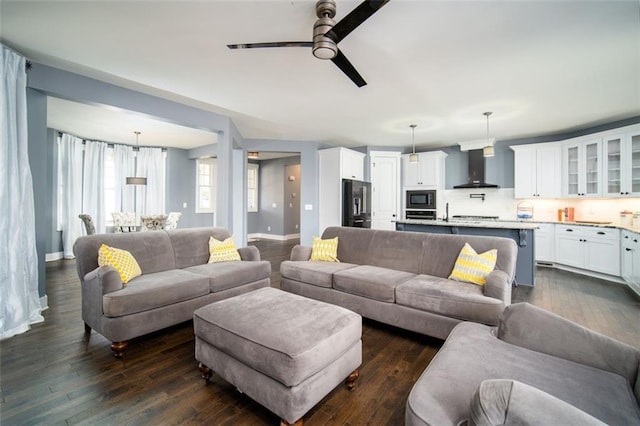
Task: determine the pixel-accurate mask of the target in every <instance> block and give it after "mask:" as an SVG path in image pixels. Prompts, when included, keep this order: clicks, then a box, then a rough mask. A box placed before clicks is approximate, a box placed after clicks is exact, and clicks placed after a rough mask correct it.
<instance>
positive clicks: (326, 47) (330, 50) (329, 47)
mask: <svg viewBox="0 0 640 426" xmlns="http://www.w3.org/2000/svg"><path fill="white" fill-rule="evenodd" d="M316 15H317V16H318V18H319V19H318V20H317V21H316V23H315V24H314V25H313V48H312V52H313V56H315V57H316V58H318V59H333V58H335V57H336V55H337V54H338V45H337V44H336V42H335V41H333V40H332V39H330V38H329V37H325V34H326V33H327V32H329V31H330V30H331V29H332V28H333V26H334V25H335V24H336V22H335V21H334V20H333V19H331V18H333V17H334V16H336V2H335V0H320V1H318V2H317V3H316Z"/></svg>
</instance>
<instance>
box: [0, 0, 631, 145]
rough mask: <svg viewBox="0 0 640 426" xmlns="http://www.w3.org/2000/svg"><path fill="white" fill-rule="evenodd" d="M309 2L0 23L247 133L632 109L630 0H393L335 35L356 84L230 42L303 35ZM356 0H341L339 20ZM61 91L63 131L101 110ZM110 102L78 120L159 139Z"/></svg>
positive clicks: (29, 11)
mask: <svg viewBox="0 0 640 426" xmlns="http://www.w3.org/2000/svg"><path fill="white" fill-rule="evenodd" d="M314 4H315V2H313V1H238V0H236V1H199V2H187V1H138V2H132V1H118V2H116V1H95V2H67V1H55V0H50V1H44V2H37V1H10V0H2V1H1V2H0V19H1V21H0V38H1V40H2V42H3V43H5V44H7V45H8V46H10V47H12V48H14V49H16V50H17V51H19V52H22V53H23V54H25V55H26V56H27V57H28V58H29V59H32V60H34V61H36V62H40V63H44V64H47V65H52V66H55V67H59V68H62V69H66V70H70V71H73V72H77V73H79V74H83V75H87V76H90V77H94V78H98V79H101V80H105V81H108V82H112V83H116V84H119V85H122V86H124V87H128V88H132V89H136V90H140V91H142V92H145V93H150V94H154V95H157V96H161V97H164V98H168V99H172V100H176V101H179V102H183V103H186V104H189V105H194V106H198V107H200V108H204V109H208V110H211V111H215V112H221V113H224V114H226V115H229V116H231V117H232V118H233V120H234V122H235V123H236V126H237V127H238V129H239V130H240V132H241V133H242V135H243V136H244V137H246V138H269V139H290V140H301V141H306V140H316V141H321V142H327V143H331V144H335V145H344V146H360V145H372V146H404V147H406V146H409V145H411V131H410V128H409V124H412V123H416V124H418V127H417V129H416V135H415V139H416V145H417V146H418V147H421V146H424V147H427V146H443V145H454V144H456V143H457V142H459V141H465V140H473V139H479V138H481V137H483V136H485V133H486V121H485V117H484V116H483V115H482V113H483V112H484V111H493V115H492V116H491V121H490V133H491V136H492V137H495V138H497V139H498V140H504V139H512V138H518V137H527V136H536V135H545V134H555V133H562V132H566V131H571V130H577V129H581V128H585V127H590V126H593V125H598V124H603V123H608V122H612V121H616V120H619V119H624V118H629V117H634V116H640V2H639V1H638V0H629V1H612V0H609V1H577V0H575V1H570V0H566V1H560V0H558V1H553V0H551V1H515V0H514V1H507V0H504V1H427V0H423V1H407V0H391V1H390V2H389V3H388V4H387V5H385V6H384V7H383V8H382V9H381V10H380V11H378V12H377V13H376V14H375V15H373V16H372V17H371V18H370V19H369V20H367V21H366V22H365V23H364V24H362V25H361V26H360V27H358V28H357V29H356V30H355V31H353V32H352V33H351V34H350V35H349V36H348V37H346V38H345V39H344V40H343V41H342V42H340V45H339V46H340V49H341V50H342V51H343V52H344V54H345V55H346V56H347V57H348V58H349V60H350V61H351V63H352V64H353V65H354V66H355V67H356V69H357V70H358V71H359V72H360V74H361V75H362V76H363V77H364V79H365V80H366V81H367V82H368V85H367V86H365V87H363V88H357V87H356V86H355V85H354V84H353V83H352V82H351V81H350V80H349V79H348V78H347V77H346V76H345V75H344V74H342V72H340V71H339V70H338V68H337V67H335V65H334V64H333V63H331V62H330V61H321V60H319V59H316V58H314V57H313V56H312V55H311V52H310V50H309V49H305V48H282V49H251V50H235V51H232V50H229V49H227V47H226V45H227V44H229V43H247V42H261V41H290V40H294V41H309V40H311V36H312V27H313V23H314V21H315V19H316V16H315V6H314ZM357 4H359V2H358V1H341V0H338V13H337V15H336V17H335V18H334V19H335V20H336V21H339V20H340V19H341V18H342V17H344V16H345V15H346V14H347V13H348V12H349V11H350V10H352V9H353V8H354V7H355V6H357ZM67 104H68V103H67V102H62V101H53V102H52V105H53V108H51V109H50V112H51V115H52V117H50V120H51V122H52V123H56V126H57V127H58V128H65V129H66V130H67V131H69V132H73V133H76V134H78V133H79V132H80V130H73V129H76V128H79V127H76V126H80V125H81V124H82V123H83V122H84V123H86V122H90V121H92V120H94V118H93V117H94V116H93V112H92V111H95V110H98V111H100V114H99V117H103V118H104V117H105V115H104V109H103V108H98V107H93V106H91V107H90V106H86V105H83V106H77V107H76V106H69V105H67ZM65 108H70V110H71V111H74V113H72V114H69V113H66V112H65V111H69V110H65ZM76 113H77V115H78V116H81V117H82V118H81V119H77V117H75V115H76ZM109 113H112V111H109ZM121 113H122V112H121ZM109 115H110V114H107V118H104V120H106V122H102V123H99V124H95V125H92V127H89V128H86V129H87V130H91V131H97V129H100V128H111V129H112V130H114V131H116V129H115V128H117V127H123V129H121V132H122V133H120V134H119V135H118V136H117V137H118V138H121V139H122V140H123V141H125V142H126V141H128V140H131V141H133V140H134V138H133V134H132V132H133V130H141V131H142V132H143V133H142V135H141V136H140V142H141V144H146V145H164V144H165V142H162V143H160V142H155V135H160V134H162V133H168V132H169V130H167V127H163V128H159V129H155V128H153V127H151V124H150V123H151V122H147V123H146V124H148V125H149V127H147V128H142V127H140V128H139V129H138V128H135V129H132V128H131V125H136V126H137V125H138V124H137V122H133V123H131V122H128V121H126V120H120V119H114V118H109ZM138 118H139V117H138ZM95 120H96V122H98V121H100V120H102V118H95ZM125 124H126V125H128V126H129V127H127V128H125V127H126V125H125ZM162 124H163V125H165V126H166V125H167V123H162ZM139 126H142V124H140V125H139ZM82 131H83V132H84V130H82ZM196 133H198V132H196ZM199 133H203V132H199ZM83 136H87V137H92V138H95V139H103V140H107V139H108V138H107V137H103V136H101V135H99V134H98V135H92V136H89V135H88V134H87V135H84V134H83ZM192 136H193V137H194V139H193V141H190V142H188V143H189V144H190V145H189V146H196V145H199V144H200V143H203V144H204V143H211V142H208V141H206V140H205V139H206V138H207V137H206V136H203V139H200V140H199V141H198V137H199V136H202V135H192ZM209 136H211V135H209ZM114 137H116V136H114ZM212 137H214V138H215V135H213V136H212ZM176 138H178V136H177V135H176ZM179 139H180V140H183V139H184V140H186V139H187V138H186V137H185V138H182V137H179ZM158 140H159V139H158ZM180 140H174V142H166V143H168V144H171V145H172V146H180ZM189 140H191V139H189Z"/></svg>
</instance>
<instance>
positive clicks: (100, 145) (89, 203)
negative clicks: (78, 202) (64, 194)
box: [82, 141, 107, 234]
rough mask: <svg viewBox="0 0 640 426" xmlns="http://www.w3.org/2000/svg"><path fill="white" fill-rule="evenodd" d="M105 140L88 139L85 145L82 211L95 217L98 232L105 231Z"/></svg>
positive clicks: (102, 232)
mask: <svg viewBox="0 0 640 426" xmlns="http://www.w3.org/2000/svg"><path fill="white" fill-rule="evenodd" d="M106 152H107V144H106V143H105V142H97V141H86V142H85V145H84V175H83V180H82V213H84V214H89V215H91V217H92V218H93V222H94V223H95V226H96V232H97V233H98V234H104V232H105V229H106V228H105V219H106V218H105V205H104V162H105V155H106Z"/></svg>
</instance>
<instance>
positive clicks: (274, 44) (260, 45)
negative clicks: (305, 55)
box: [227, 41, 313, 49]
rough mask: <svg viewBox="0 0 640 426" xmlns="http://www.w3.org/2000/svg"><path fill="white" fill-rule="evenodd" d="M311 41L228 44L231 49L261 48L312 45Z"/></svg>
mask: <svg viewBox="0 0 640 426" xmlns="http://www.w3.org/2000/svg"><path fill="white" fill-rule="evenodd" d="M311 46H313V42H311V41H272V42H267V43H243V44H227V47H228V48H229V49H261V48H264V47H311Z"/></svg>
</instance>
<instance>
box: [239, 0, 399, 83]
mask: <svg viewBox="0 0 640 426" xmlns="http://www.w3.org/2000/svg"><path fill="white" fill-rule="evenodd" d="M389 1H390V0H365V1H363V2H362V3H360V4H359V5H358V6H357V7H356V8H355V9H353V10H352V11H351V12H350V13H349V14H348V15H347V16H345V17H344V18H342V20H340V22H338V23H336V22H335V21H334V20H333V19H332V18H333V17H334V16H335V15H336V2H335V0H319V1H318V2H317V3H316V15H317V16H318V18H319V19H318V20H317V21H316V23H315V24H314V25H313V41H277V42H267V43H246V44H228V45H227V47H228V48H229V49H256V48H265V47H311V48H312V49H311V51H312V53H313V56H315V57H316V58H318V59H331V61H332V62H333V63H334V64H336V65H337V66H338V68H340V69H341V70H342V72H343V73H345V74H346V75H347V77H349V78H350V79H351V81H353V82H354V83H355V84H356V86H358V87H362V86H364V85H366V84H367V82H366V81H364V78H362V76H361V75H360V74H359V73H358V71H356V69H355V68H354V66H353V65H351V62H349V60H348V59H347V57H346V56H344V54H343V53H342V52H341V51H340V49H338V43H339V42H340V41H341V40H342V39H344V38H345V37H346V36H348V35H349V34H350V33H351V31H353V30H355V29H356V28H357V27H358V25H360V24H362V23H363V22H364V21H366V20H367V19H369V17H371V15H373V14H374V13H376V12H377V11H378V10H379V9H380V8H381V7H382V6H384V5H385V4H387V3H388V2H389Z"/></svg>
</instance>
